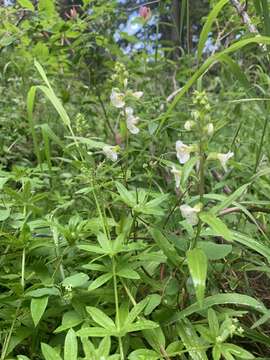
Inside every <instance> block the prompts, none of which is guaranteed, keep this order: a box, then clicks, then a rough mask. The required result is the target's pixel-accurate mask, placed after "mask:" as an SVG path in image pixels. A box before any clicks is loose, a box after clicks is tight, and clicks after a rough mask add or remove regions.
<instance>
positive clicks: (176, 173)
mask: <svg viewBox="0 0 270 360" xmlns="http://www.w3.org/2000/svg"><path fill="white" fill-rule="evenodd" d="M171 173H172V174H173V175H174V180H175V187H176V189H178V188H179V186H180V181H181V175H182V173H181V171H180V170H178V169H176V167H175V165H173V166H172V168H171Z"/></svg>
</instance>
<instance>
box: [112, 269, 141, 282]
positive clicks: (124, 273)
mask: <svg viewBox="0 0 270 360" xmlns="http://www.w3.org/2000/svg"><path fill="white" fill-rule="evenodd" d="M117 275H118V276H119V277H123V278H126V279H134V280H138V279H140V275H139V274H138V273H137V272H136V271H135V270H133V269H130V268H128V267H126V268H122V269H120V270H117Z"/></svg>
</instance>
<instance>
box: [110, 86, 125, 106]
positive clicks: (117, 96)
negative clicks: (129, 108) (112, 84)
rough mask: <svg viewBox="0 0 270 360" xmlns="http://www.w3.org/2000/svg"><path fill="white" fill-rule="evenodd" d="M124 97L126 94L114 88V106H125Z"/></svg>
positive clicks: (112, 101) (111, 97)
mask: <svg viewBox="0 0 270 360" xmlns="http://www.w3.org/2000/svg"><path fill="white" fill-rule="evenodd" d="M124 97H125V94H123V93H120V92H118V91H117V90H116V89H112V93H111V96H110V99H111V103H112V105H113V106H115V107H116V108H123V107H124V106H125V101H124Z"/></svg>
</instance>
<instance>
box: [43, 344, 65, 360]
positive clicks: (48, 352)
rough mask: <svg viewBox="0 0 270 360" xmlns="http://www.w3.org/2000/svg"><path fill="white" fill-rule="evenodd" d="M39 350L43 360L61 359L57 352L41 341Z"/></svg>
mask: <svg viewBox="0 0 270 360" xmlns="http://www.w3.org/2000/svg"><path fill="white" fill-rule="evenodd" d="M41 351H42V354H43V356H44V357H45V360H62V358H61V356H60V355H59V354H58V352H57V351H56V350H55V349H54V348H53V347H51V346H50V345H48V344H45V343H41Z"/></svg>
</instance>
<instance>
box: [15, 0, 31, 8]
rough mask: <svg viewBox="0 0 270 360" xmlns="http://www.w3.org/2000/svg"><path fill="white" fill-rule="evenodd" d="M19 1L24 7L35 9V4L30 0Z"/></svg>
mask: <svg viewBox="0 0 270 360" xmlns="http://www.w3.org/2000/svg"><path fill="white" fill-rule="evenodd" d="M17 1H18V3H19V4H20V5H21V7H23V8H24V9H27V10H30V11H35V7H34V5H33V4H32V3H31V1H30V0H17Z"/></svg>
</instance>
